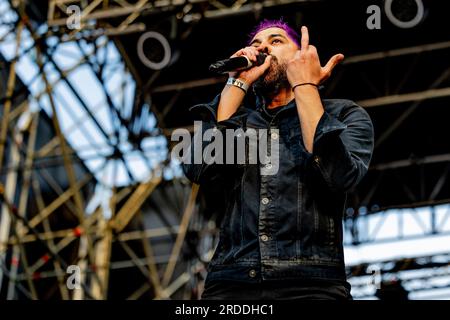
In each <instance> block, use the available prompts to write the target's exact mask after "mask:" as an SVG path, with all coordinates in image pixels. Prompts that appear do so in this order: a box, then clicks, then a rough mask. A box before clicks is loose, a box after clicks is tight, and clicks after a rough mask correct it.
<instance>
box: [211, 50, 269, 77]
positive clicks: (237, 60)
mask: <svg viewBox="0 0 450 320" xmlns="http://www.w3.org/2000/svg"><path fill="white" fill-rule="evenodd" d="M266 56H267V55H266V54H265V53H260V54H259V55H257V56H256V61H254V62H253V61H251V60H250V59H249V58H248V57H247V56H240V57H234V58H229V59H225V60H219V61H217V62H216V63H213V64H211V65H210V66H209V71H212V72H216V73H227V72H230V71H237V70H244V69H249V68H251V67H253V66H260V65H262V64H263V63H264V60H265V59H266Z"/></svg>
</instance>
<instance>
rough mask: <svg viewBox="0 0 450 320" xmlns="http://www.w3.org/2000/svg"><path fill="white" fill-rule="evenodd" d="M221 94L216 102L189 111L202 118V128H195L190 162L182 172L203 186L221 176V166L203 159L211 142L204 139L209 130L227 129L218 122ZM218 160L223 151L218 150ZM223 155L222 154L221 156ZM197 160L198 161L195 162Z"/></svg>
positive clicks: (184, 164) (190, 149)
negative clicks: (204, 183) (204, 151)
mask: <svg viewBox="0 0 450 320" xmlns="http://www.w3.org/2000/svg"><path fill="white" fill-rule="evenodd" d="M219 100H220V94H219V95H217V96H216V97H215V98H214V100H213V101H212V102H210V103H206V104H198V105H195V106H193V107H191V108H190V109H189V110H190V111H191V112H193V113H194V114H195V115H198V116H200V119H201V122H197V123H200V124H201V126H194V134H193V136H192V139H191V142H190V145H189V148H188V155H187V157H186V158H189V159H190V161H184V162H182V164H181V167H182V170H183V172H184V174H185V175H186V177H187V178H188V179H189V180H190V181H191V182H193V183H198V184H201V183H202V182H204V181H207V180H210V179H213V178H214V176H215V175H218V174H220V172H219V170H218V169H219V166H220V164H217V163H207V162H205V161H204V159H203V150H205V148H206V146H207V145H208V144H210V143H211V141H204V140H203V137H204V134H205V132H206V131H207V130H210V129H212V130H213V132H217V131H220V132H223V131H224V130H225V128H226V126H225V125H224V124H222V123H221V122H217V108H218V105H219ZM223 136H224V135H222V137H223ZM217 151H219V152H218V153H216V155H215V156H216V158H217V157H220V156H222V158H223V149H222V148H221V149H219V150H217ZM195 153H197V159H195ZM221 153H222V154H221ZM195 160H197V161H195Z"/></svg>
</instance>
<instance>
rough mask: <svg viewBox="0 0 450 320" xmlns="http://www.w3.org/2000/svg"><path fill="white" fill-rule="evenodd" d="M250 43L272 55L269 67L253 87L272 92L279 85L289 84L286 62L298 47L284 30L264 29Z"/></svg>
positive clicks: (277, 88)
mask: <svg viewBox="0 0 450 320" xmlns="http://www.w3.org/2000/svg"><path fill="white" fill-rule="evenodd" d="M250 45H251V46H253V47H255V48H257V49H258V51H260V52H263V53H266V54H270V55H271V56H272V61H271V63H270V67H269V69H267V70H266V72H265V73H264V74H263V76H261V78H259V79H258V80H257V81H256V82H255V88H256V89H257V90H260V91H262V92H263V93H274V92H276V91H278V90H279V89H280V88H281V87H286V86H289V82H288V81H287V75H286V67H287V63H288V61H290V60H291V59H293V58H294V56H295V53H296V52H297V50H298V49H299V48H298V46H297V44H296V43H295V42H294V41H292V39H291V38H289V36H288V35H287V33H286V31H284V30H283V29H280V28H267V29H264V30H262V31H260V32H258V33H257V34H256V35H255V36H254V38H253V39H252V41H251V42H250Z"/></svg>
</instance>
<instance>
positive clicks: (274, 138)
mask: <svg viewBox="0 0 450 320" xmlns="http://www.w3.org/2000/svg"><path fill="white" fill-rule="evenodd" d="M270 136H271V137H272V139H273V140H277V139H278V133H276V132H272V134H271V135H270Z"/></svg>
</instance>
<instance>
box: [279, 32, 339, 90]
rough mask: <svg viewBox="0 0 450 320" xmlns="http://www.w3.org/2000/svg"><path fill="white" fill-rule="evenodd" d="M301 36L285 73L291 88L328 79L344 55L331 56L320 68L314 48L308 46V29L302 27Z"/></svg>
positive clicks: (319, 82)
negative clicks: (299, 45) (299, 46)
mask: <svg viewBox="0 0 450 320" xmlns="http://www.w3.org/2000/svg"><path fill="white" fill-rule="evenodd" d="M301 34H302V39H301V48H300V50H297V52H296V53H295V56H294V58H293V59H292V60H290V61H289V62H288V65H287V71H286V73H287V77H288V80H289V83H290V84H291V86H294V85H296V84H300V83H307V82H309V83H314V84H316V85H318V84H321V83H322V82H324V81H325V80H326V79H328V78H329V77H330V75H331V72H332V71H333V69H334V67H335V66H336V65H337V64H338V63H340V62H341V61H342V60H343V59H344V55H343V54H341V53H339V54H336V55H334V56H332V57H331V59H330V60H328V62H327V64H326V65H325V66H324V67H322V66H321V65H320V60H319V55H318V53H317V49H316V47H314V46H313V45H310V44H309V34H308V28H306V27H305V26H303V27H302V28H301Z"/></svg>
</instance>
